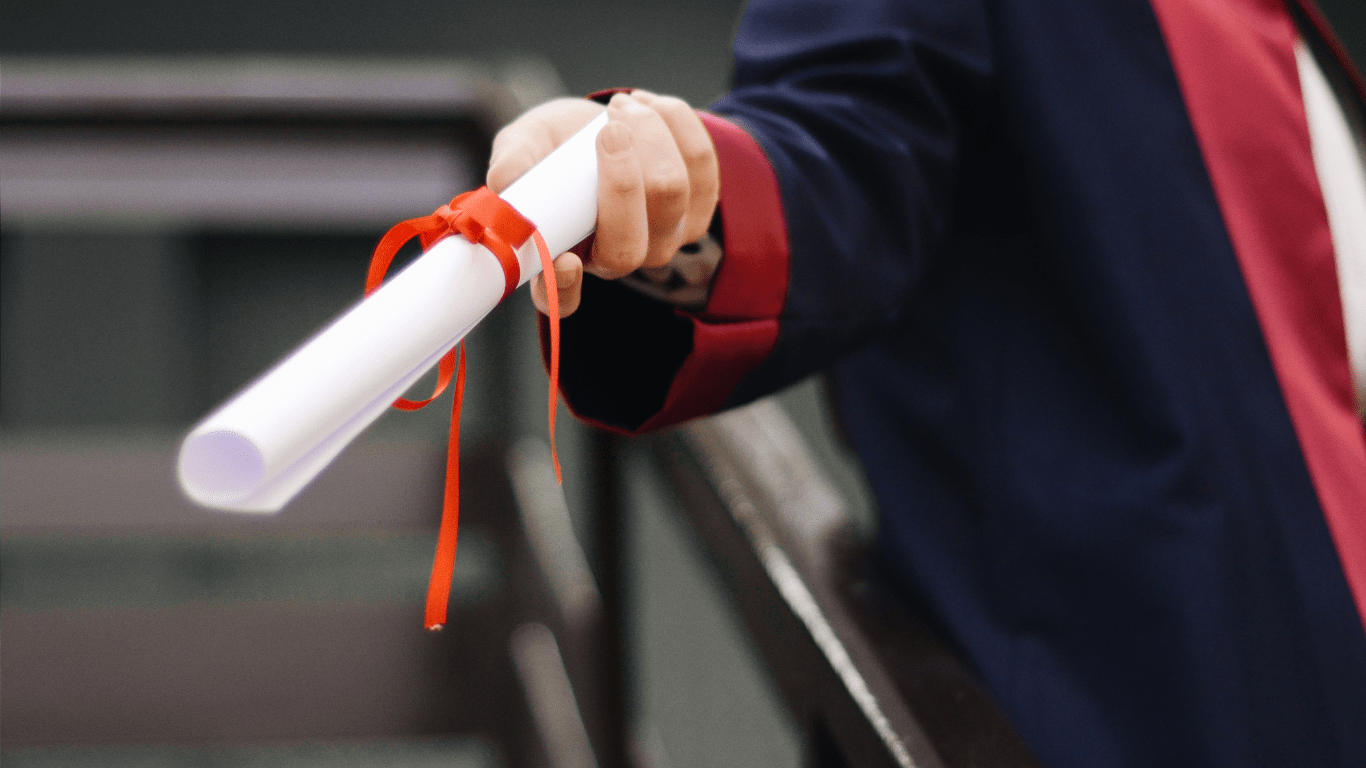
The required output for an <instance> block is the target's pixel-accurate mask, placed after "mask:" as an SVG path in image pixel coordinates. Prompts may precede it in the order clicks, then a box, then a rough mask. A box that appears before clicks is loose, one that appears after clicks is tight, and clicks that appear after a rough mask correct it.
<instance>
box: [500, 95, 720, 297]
mask: <svg viewBox="0 0 1366 768" xmlns="http://www.w3.org/2000/svg"><path fill="white" fill-rule="evenodd" d="M603 109H604V107H603V106H602V105H601V104H596V103H594V102H591V101H586V100H583V99H557V100H555V101H550V102H546V103H545V104H542V105H541V106H539V107H535V108H534V109H531V110H529V111H528V112H526V113H525V114H523V115H522V116H521V117H519V118H517V119H516V120H515V121H513V122H512V123H511V124H510V125H508V126H507V127H505V128H503V130H501V131H499V132H498V135H497V136H496V137H494V139H493V157H492V159H491V160H490V161H489V172H488V185H489V188H490V189H492V190H493V191H494V192H502V191H503V190H504V189H506V188H507V187H508V185H509V184H511V183H512V182H513V181H515V180H516V179H517V177H519V176H521V175H522V174H523V173H525V172H526V171H527V170H529V169H530V168H531V166H533V165H535V164H536V163H537V162H539V161H540V160H541V159H542V158H544V157H545V156H546V155H548V154H550V152H551V151H552V150H554V149H555V148H556V147H558V146H559V145H560V144H563V143H564V142H565V141H566V140H567V139H569V137H570V136H573V135H574V133H575V132H577V131H578V130H579V129H580V128H582V127H583V126H585V125H587V124H588V122H589V121H591V120H592V119H593V118H594V117H596V116H597V115H598V114H599V113H600V112H602V110H603ZM605 109H606V110H607V118H608V122H607V125H606V126H604V127H603V129H602V131H601V132H600V133H599V134H598V138H597V152H598V226H597V237H596V238H595V239H594V242H593V250H592V253H590V254H589V256H588V263H587V264H584V263H582V262H581V261H580V260H579V257H578V256H576V255H574V254H572V253H566V254H563V255H561V256H559V257H558V258H557V259H555V279H556V282H557V284H558V288H559V298H560V316H561V317H565V316H568V315H570V314H572V313H573V312H574V311H575V310H576V309H578V307H579V299H580V296H581V292H582V288H583V272H584V271H585V270H587V271H588V272H589V273H590V274H593V275H596V276H598V277H602V278H606V279H609V280H614V279H616V278H619V277H622V276H624V275H629V274H631V273H632V272H634V271H635V270H637V269H639V268H641V267H646V268H657V267H664V266H666V265H668V264H669V261H670V259H672V258H673V255H674V254H675V253H676V252H677V251H678V249H679V246H682V245H684V244H686V243H691V242H694V241H696V240H698V239H699V238H701V237H702V236H703V235H704V234H705V233H706V231H707V227H708V226H709V225H710V224H711V218H712V213H713V211H715V209H716V200H717V193H718V189H719V187H720V183H719V177H718V171H717V164H716V149H715V148H714V147H713V146H712V143H711V137H710V136H709V135H708V134H707V131H706V129H705V128H704V127H703V126H702V121H701V119H700V118H698V116H697V113H696V112H694V111H693V110H692V108H691V107H689V106H688V105H687V103H686V102H684V101H682V100H681V99H676V98H673V97H671V96H657V95H655V94H653V93H649V92H647V91H634V92H632V93H631V94H629V95H628V94H624V93H618V94H616V95H615V96H613V97H612V100H611V102H610V103H609V104H608V105H607V107H606V108H605ZM531 296H532V300H533V301H534V302H535V304H536V308H537V309H539V310H540V311H541V312H546V311H547V302H546V293H545V281H544V280H543V279H542V277H541V276H540V275H537V276H536V277H535V278H534V279H533V281H532V285H531Z"/></svg>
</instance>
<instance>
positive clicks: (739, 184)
mask: <svg viewBox="0 0 1366 768" xmlns="http://www.w3.org/2000/svg"><path fill="white" fill-rule="evenodd" d="M701 117H702V122H703V124H704V125H705V126H706V128H707V132H708V133H709V134H710V135H711V139H712V143H713V144H714V145H715V147H716V154H717V159H718V160H719V162H720V174H721V198H720V201H719V203H718V207H719V210H720V213H721V220H722V225H723V228H724V231H725V236H724V239H725V242H724V243H723V250H724V255H723V256H722V257H721V265H720V267H719V268H718V270H717V272H716V276H715V277H714V278H713V279H712V285H711V294H710V296H709V298H708V300H707V306H706V308H705V309H703V310H702V311H701V312H700V313H697V314H692V313H688V312H683V311H681V310H680V311H679V312H678V314H679V315H680V316H682V317H686V318H688V319H689V320H691V321H692V325H693V337H692V352H691V353H689V355H688V356H687V357H686V358H684V360H683V363H682V365H681V366H680V367H679V369H678V373H677V375H675V376H674V379H673V382H672V384H671V385H670V387H669V391H668V393H667V394H666V395H665V397H664V405H663V407H662V408H661V409H660V411H659V412H658V413H656V414H655V415H654V416H652V417H651V418H650V419H648V420H647V421H646V422H645V423H643V424H641V426H640V427H639V429H638V430H635V431H637V432H646V431H650V430H654V429H660V428H662V427H667V426H669V425H672V424H678V423H680V422H683V421H687V420H688V419H693V418H697V417H698V416H705V415H707V414H710V413H715V412H716V411H718V410H720V409H721V407H722V406H723V405H724V404H725V402H726V400H727V399H728V398H729V397H730V395H731V393H732V392H734V391H735V388H736V387H738V386H739V385H740V381H741V380H742V379H744V377H745V375H746V374H748V373H749V372H750V371H752V370H754V368H755V366H757V365H758V364H759V363H760V362H762V361H763V360H764V358H766V357H768V355H769V353H770V352H772V351H773V347H774V345H775V344H777V342H778V325H779V323H778V315H779V313H781V312H782V309H783V304H784V302H785V301H786V298H787V280H788V260H789V255H788V242H787V222H786V220H785V219H784V218H783V207H782V198H781V197H780V196H779V194H778V179H777V176H776V175H775V174H774V172H773V166H772V165H770V164H769V162H768V157H767V156H766V155H764V151H763V149H761V148H760V147H759V144H758V143H757V142H755V141H754V139H753V138H752V137H750V135H749V134H748V133H745V132H744V131H743V130H742V129H740V128H739V127H737V126H736V125H735V124H733V123H730V122H728V121H726V120H723V119H721V118H719V117H716V116H715V115H709V114H705V113H702V114H701ZM588 421H589V422H590V423H593V424H595V425H596V426H599V427H601V428H604V429H609V430H612V431H615V432H622V431H623V430H620V429H617V428H614V427H611V426H610V425H604V424H602V423H600V422H595V421H593V420H591V419H590V420H588Z"/></svg>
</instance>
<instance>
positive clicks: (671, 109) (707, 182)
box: [632, 91, 720, 245]
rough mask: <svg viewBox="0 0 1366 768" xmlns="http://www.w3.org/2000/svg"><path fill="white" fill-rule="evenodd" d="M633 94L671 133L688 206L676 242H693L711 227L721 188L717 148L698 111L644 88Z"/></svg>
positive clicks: (672, 98)
mask: <svg viewBox="0 0 1366 768" xmlns="http://www.w3.org/2000/svg"><path fill="white" fill-rule="evenodd" d="M632 95H633V96H634V97H635V98H636V99H637V100H638V101H640V102H642V103H643V104H645V106H647V107H649V108H651V109H653V110H654V111H656V112H658V113H659V116H660V117H661V118H663V119H664V122H665V124H666V125H668V127H669V131H670V132H671V133H672V134H673V138H674V142H675V144H676V145H677V147H678V151H679V154H680V155H681V156H682V159H683V164H684V166H685V167H686V169H687V173H688V206H687V211H686V213H685V214H684V218H683V223H682V226H681V227H680V229H679V244H680V245H681V244H684V243H692V242H696V241H697V240H700V239H701V238H702V235H704V234H706V232H707V228H708V227H710V226H711V219H712V213H713V212H714V211H715V210H716V199H717V195H718V193H719V191H720V189H719V187H720V182H719V179H720V174H719V170H718V168H717V161H716V148H715V147H714V146H713V145H712V143H711V135H710V134H708V133H707V129H706V128H705V127H704V126H703V125H702V121H701V119H699V118H698V117H697V113H696V112H694V111H693V109H692V107H690V106H688V103H687V102H685V101H683V100H682V99H679V98H675V97H673V96H656V95H655V94H653V93H648V92H644V91H636V92H635V93H633V94H632Z"/></svg>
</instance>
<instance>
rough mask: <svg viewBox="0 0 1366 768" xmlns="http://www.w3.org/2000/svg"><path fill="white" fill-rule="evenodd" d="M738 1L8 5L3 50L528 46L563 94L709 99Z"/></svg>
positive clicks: (723, 63) (427, 51)
mask: <svg viewBox="0 0 1366 768" xmlns="http://www.w3.org/2000/svg"><path fill="white" fill-rule="evenodd" d="M740 5H741V3H740V2H739V0H689V1H688V2H664V1H663V0H644V1H640V0H637V1H636V2H627V1H626V0H612V1H611V2H600V3H557V2H553V1H550V0H498V2H491V1H490V0H480V1H478V2H470V0H455V1H454V2H444V3H442V2H429V1H428V0H389V2H358V1H357V0H342V2H332V3H316V2H303V1H301V0H232V1H231V2H219V3H199V2H185V1H184V0H107V1H106V2H100V1H98V0H94V1H92V0H45V1H44V2H35V1H34V0H22V1H21V2H17V1H16V0H7V2H5V4H4V6H3V10H0V18H4V20H5V21H4V23H3V24H0V55H3V54H49V53H60V54H174V53H188V54H205V53H243V52H250V53H271V54H324V55H384V56H393V55H426V56H455V57H481V58H487V57H495V58H496V57H499V56H506V55H510V54H517V53H523V54H525V53H532V54H537V55H540V56H544V57H547V58H548V59H550V61H551V62H552V63H553V64H554V65H555V66H556V68H558V69H559V71H560V75H561V77H563V78H564V82H565V85H566V87H567V89H568V91H569V92H570V93H588V92H591V91H594V90H598V89H601V88H610V87H616V86H621V85H632V86H637V87H642V88H651V89H655V90H659V91H662V92H667V93H676V94H678V95H680V96H685V97H687V98H688V99H690V100H691V101H694V102H701V103H705V102H706V101H708V100H710V99H712V98H714V97H716V96H717V95H719V94H720V92H721V91H722V89H723V88H724V86H725V81H726V77H727V69H728V60H727V59H728V50H729V41H730V37H731V32H732V30H733V27H734V24H735V21H736V19H737V18H738V14H739V9H740Z"/></svg>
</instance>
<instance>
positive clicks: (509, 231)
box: [365, 187, 560, 629]
mask: <svg viewBox="0 0 1366 768" xmlns="http://www.w3.org/2000/svg"><path fill="white" fill-rule="evenodd" d="M454 234H459V235H462V236H463V237H464V238H465V239H466V240H469V241H470V242H471V243H474V244H476V245H482V246H484V247H486V248H488V249H489V250H490V251H491V252H492V253H493V255H494V256H496V257H497V258H498V262H499V263H500V264H502V265H503V277H504V279H505V283H504V287H503V296H502V298H503V299H506V298H507V297H508V296H509V295H510V294H511V293H512V292H513V290H515V289H516V288H517V284H518V283H520V282H521V279H522V268H521V265H520V264H519V263H518V262H517V249H518V248H520V247H522V244H523V243H525V242H526V241H527V239H528V238H531V239H534V240H535V241H536V251H537V253H538V254H539V255H540V258H541V273H542V274H543V275H545V285H546V299H547V303H548V304H549V307H548V309H549V310H550V417H549V421H550V455H551V460H552V461H553V462H554V464H555V480H556V481H557V482H559V481H560V456H559V452H558V451H556V449H555V406H556V398H557V396H558V394H559V389H560V387H559V384H560V297H559V288H558V286H557V285H556V283H555V266H554V264H553V263H552V261H551V258H550V249H549V247H547V246H546V244H545V239H544V238H542V237H541V233H540V232H538V231H536V225H535V224H532V223H531V222H530V221H528V220H527V219H526V217H524V216H522V214H520V213H518V212H517V209H516V208H513V207H512V206H511V205H509V204H508V203H507V201H505V200H503V198H501V197H499V196H498V195H496V194H494V192H493V190H491V189H489V188H488V187H480V188H479V189H476V190H474V191H472V192H466V193H465V194H463V195H460V196H458V197H456V198H455V199H453V200H451V202H450V204H449V205H443V206H441V207H440V208H438V209H436V211H434V212H433V213H432V214H431V215H430V216H423V217H421V218H417V219H409V220H407V221H401V222H399V223H398V224H395V225H394V226H393V227H392V228H391V229H390V230H389V231H388V232H386V233H384V237H382V238H380V241H379V245H377V246H375V254H374V256H372V257H371V258H370V271H369V274H367V275H366V278H365V295H366V296H369V295H370V294H372V293H374V292H375V290H376V289H378V288H379V286H380V284H381V283H383V282H384V276H385V275H386V274H387V273H388V272H389V265H390V264H391V263H393V260H394V255H395V254H397V253H398V250H399V248H402V247H403V244H404V243H407V242H408V241H409V240H411V239H413V238H414V237H416V238H418V240H419V241H420V242H421V243H422V250H423V251H426V250H427V249H428V248H431V247H432V245H433V244H435V243H436V242H437V241H438V240H440V239H441V238H443V237H446V236H448V235H454ZM499 300H500V301H501V300H502V299H499ZM452 375H454V376H455V395H454V397H453V398H452V403H451V436H450V442H449V444H448V445H447V448H446V491H445V494H444V497H443V500H442V506H441V529H440V532H439V533H438V534H437V539H436V559H435V560H434V561H433V563H432V576H431V580H430V581H429V582H428V583H427V611H426V618H425V621H424V624H425V626H426V627H427V629H441V627H442V625H444V624H445V623H446V608H447V603H448V602H449V600H450V594H451V577H452V576H453V574H454V572H455V545H456V539H457V532H458V530H459V527H460V403H461V401H462V400H463V399H464V396H465V345H464V344H463V343H461V344H459V345H458V346H457V348H456V349H452V350H451V351H450V352H447V353H446V354H445V355H443V356H442V357H441V362H440V363H438V365H437V379H436V389H435V391H433V392H432V396H431V397H429V398H427V399H426V400H409V399H407V398H403V397H400V398H399V399H397V400H395V401H394V407H395V408H399V409H401V410H405V411H415V410H417V409H419V408H421V407H423V406H425V405H427V404H428V403H430V402H432V401H433V400H435V399H436V398H437V396H438V395H440V394H441V393H442V392H444V391H445V390H446V387H447V385H449V384H450V383H451V377H452Z"/></svg>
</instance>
